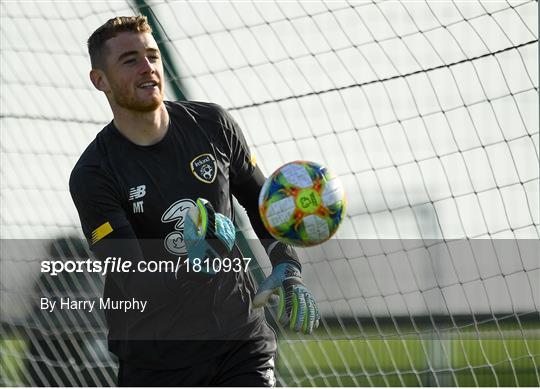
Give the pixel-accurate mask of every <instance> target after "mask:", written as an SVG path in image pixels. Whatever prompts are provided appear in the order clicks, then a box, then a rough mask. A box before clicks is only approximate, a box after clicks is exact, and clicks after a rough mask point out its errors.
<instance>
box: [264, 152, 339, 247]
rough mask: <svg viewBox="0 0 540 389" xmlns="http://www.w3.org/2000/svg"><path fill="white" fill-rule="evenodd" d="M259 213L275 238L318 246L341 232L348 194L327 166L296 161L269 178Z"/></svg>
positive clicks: (292, 242)
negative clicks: (339, 229) (338, 231)
mask: <svg viewBox="0 0 540 389" xmlns="http://www.w3.org/2000/svg"><path fill="white" fill-rule="evenodd" d="M259 213H260V215H261V219H262V221H263V223H264V225H265V227H266V229H267V230H268V231H269V232H270V234H271V235H272V236H273V237H274V238H276V239H278V240H280V241H282V242H284V243H288V244H291V245H295V246H314V245H317V244H320V243H322V242H324V241H326V240H328V239H330V237H332V235H334V233H335V232H336V231H337V229H338V227H339V225H340V223H341V221H342V220H343V217H344V215H345V193H344V191H343V186H342V184H341V182H340V180H339V179H338V178H337V177H336V176H335V175H333V174H332V173H331V172H330V171H329V170H328V169H327V168H325V167H323V166H321V165H319V164H317V163H315V162H309V161H294V162H290V163H287V164H285V165H283V166H282V167H280V168H279V169H277V170H276V171H275V172H274V173H273V174H272V175H271V176H270V177H268V179H267V180H266V182H265V183H264V185H263V187H262V189H261V193H260V195H259Z"/></svg>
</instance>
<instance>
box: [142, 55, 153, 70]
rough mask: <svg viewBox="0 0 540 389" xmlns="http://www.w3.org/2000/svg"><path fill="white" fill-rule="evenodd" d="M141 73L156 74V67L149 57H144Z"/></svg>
mask: <svg viewBox="0 0 540 389" xmlns="http://www.w3.org/2000/svg"><path fill="white" fill-rule="evenodd" d="M141 72H143V73H146V72H150V73H153V72H154V65H153V64H152V62H150V60H149V59H148V57H144V58H143V60H142V64H141Z"/></svg>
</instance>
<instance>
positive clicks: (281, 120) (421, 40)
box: [0, 0, 540, 386]
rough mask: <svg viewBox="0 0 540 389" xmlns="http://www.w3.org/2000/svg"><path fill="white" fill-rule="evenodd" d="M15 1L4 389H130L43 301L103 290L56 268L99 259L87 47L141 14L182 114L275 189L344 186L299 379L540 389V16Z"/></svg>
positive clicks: (293, 351) (2, 202)
mask: <svg viewBox="0 0 540 389" xmlns="http://www.w3.org/2000/svg"><path fill="white" fill-rule="evenodd" d="M0 7H1V8H0V12H1V15H0V17H1V19H0V31H1V36H0V39H1V41H0V50H1V52H0V55H1V56H0V61H1V63H0V65H1V76H0V77H1V79H0V104H1V107H0V126H1V131H0V140H1V149H0V150H1V155H0V174H1V175H0V187H1V192H0V212H1V217H0V228H1V230H0V238H1V239H2V246H1V249H0V267H1V272H0V314H1V323H0V324H1V327H0V331H1V332H0V383H1V385H3V386H12V385H40V384H45V385H62V386H72V385H90V386H92V385H114V383H115V378H114V377H115V369H116V361H114V360H113V359H111V357H110V355H109V354H108V353H107V350H106V342H105V337H106V328H105V327H104V321H103V318H102V317H101V316H100V314H99V313H95V314H91V315H85V314H81V313H80V312H72V313H69V314H68V313H66V314H62V315H56V316H55V315H48V314H47V313H46V312H43V310H41V309H40V307H39V300H40V298H41V297H44V296H45V297H46V296H52V295H55V296H58V295H84V296H88V297H96V296H99V295H100V293H101V288H102V280H101V279H100V278H94V277H92V276H91V275H89V274H82V275H79V276H77V277H75V276H73V277H71V276H70V277H68V278H61V279H55V280H51V278H47V277H44V276H43V275H41V274H40V272H39V267H40V265H39V264H40V260H41V259H44V258H45V257H55V258H64V259H65V258H69V257H71V256H77V255H79V256H87V255H88V253H87V252H86V250H87V249H86V246H85V245H84V244H82V243H81V237H82V233H81V230H80V225H79V220H78V216H77V213H76V210H75V208H74V206H73V205H72V201H71V198H70V195H69V192H68V188H67V182H68V177H69V173H70V171H71V169H72V167H73V165H74V164H75V162H76V160H77V159H78V157H79V156H80V154H81V152H82V151H83V150H84V148H85V147H86V146H87V144H88V143H89V142H91V140H92V139H93V138H94V137H95V135H96V133H97V132H98V131H99V130H100V129H101V128H102V127H103V126H104V125H105V124H106V123H108V122H109V121H110V119H111V113H110V109H109V107H108V105H107V102H106V99H105V98H104V97H103V96H102V95H101V94H100V93H99V92H97V91H96V90H94V89H93V87H92V86H91V84H90V82H89V79H88V71H89V66H90V65H89V59H88V56H87V52H86V45H85V42H86V40H87V38H88V36H89V35H90V34H91V32H92V31H93V30H94V29H95V28H97V27H98V26H99V25H101V24H102V23H104V22H105V21H106V20H107V19H109V18H111V17H114V16H118V15H133V14H138V13H140V12H142V13H145V14H148V15H152V16H153V17H154V20H155V23H156V24H155V26H154V30H155V33H156V39H157V40H158V43H160V45H162V47H163V50H165V51H167V53H168V55H167V58H166V62H165V68H166V70H167V74H168V75H169V78H168V80H167V81H168V84H169V88H168V91H169V92H168V93H169V95H168V97H169V98H171V99H172V98H174V94H173V93H172V91H174V90H175V89H176V88H181V89H182V91H183V93H184V94H185V95H186V97H187V98H188V99H190V100H200V101H211V102H215V103H218V104H220V105H222V106H223V107H224V108H226V109H227V110H228V111H229V112H230V113H231V114H232V116H233V117H234V118H235V119H236V120H237V121H238V122H239V124H240V126H241V127H242V129H243V130H244V133H245V135H246V138H247V140H248V143H249V145H250V147H251V149H252V151H253V153H254V154H255V155H256V157H257V161H258V164H259V166H260V167H261V169H262V170H263V171H264V172H265V173H266V174H270V173H271V172H272V171H274V170H275V169H276V168H277V167H279V166H280V165H282V164H284V163H286V162H289V161H292V160H298V159H304V160H312V161H316V162H319V163H323V164H325V165H326V166H328V167H329V168H330V169H331V170H332V171H333V172H335V173H336V174H337V175H338V176H339V177H340V179H341V180H342V182H343V184H344V187H345V190H346V193H347V216H346V218H345V220H344V222H343V224H342V226H341V227H340V230H339V231H338V234H337V237H336V238H335V239H332V240H331V241H330V242H327V243H326V244H324V245H322V246H318V247H315V248H313V249H309V250H299V253H300V256H301V258H302V262H303V277H304V281H305V283H306V285H307V286H308V287H309V288H310V289H311V290H312V291H313V293H314V295H315V297H316V299H317V301H318V303H319V305H320V309H321V315H322V320H321V326H320V329H319V330H317V331H316V332H315V333H314V334H313V335H311V336H299V335H295V334H293V333H290V332H289V331H284V330H282V329H279V328H276V329H277V331H278V336H279V345H280V346H279V347H280V348H279V350H280V351H279V358H278V369H277V374H278V382H279V384H281V385H285V386H458V385H459V386H486V385H487V386H520V385H521V386H538V385H539V384H540V378H539V373H538V371H539V365H540V326H539V324H538V323H540V314H539V305H540V298H539V296H540V287H539V285H540V260H539V258H540V256H539V252H540V246H539V238H540V236H539V231H540V230H539V213H540V209H539V208H540V207H539V185H538V184H539V163H538V161H539V151H538V150H539V144H538V138H539V137H538V131H539V130H538V128H539V123H538V107H539V105H538V30H537V25H538V19H537V17H538V3H537V2H536V1H466V2H463V1H437V2H434V1H432V2H428V1H332V2H330V1H328V2H323V1H309V2H303V1H297V2H293V1H275V2H243V1H230V2H210V1H208V2H203V1H201V2H199V1H197V2H174V1H160V0H156V1H149V2H144V1H135V2H120V1H119V2H89V3H88V4H83V3H80V2H74V3H67V2H54V1H46V2H37V1H35V2H32V1H25V2H12V1H2V2H1V3H0ZM240 216H241V217H240V225H241V226H242V230H243V233H244V235H245V237H247V238H248V240H249V241H250V243H251V244H252V249H253V250H254V251H255V252H256V253H258V252H260V247H258V246H257V244H255V243H254V242H253V237H254V235H253V231H251V230H250V228H249V227H248V225H247V223H246V221H245V215H243V219H242V215H240ZM21 242H24V244H21ZM258 260H259V263H260V264H261V267H262V270H263V271H264V272H266V274H268V273H269V271H270V269H269V265H268V261H267V260H265V258H264V256H260V257H259V258H258ZM269 320H270V321H272V317H271V314H270V315H269Z"/></svg>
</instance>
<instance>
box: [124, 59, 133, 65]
mask: <svg viewBox="0 0 540 389" xmlns="http://www.w3.org/2000/svg"><path fill="white" fill-rule="evenodd" d="M134 62H135V58H130V59H128V60H126V61H124V64H129V63H134Z"/></svg>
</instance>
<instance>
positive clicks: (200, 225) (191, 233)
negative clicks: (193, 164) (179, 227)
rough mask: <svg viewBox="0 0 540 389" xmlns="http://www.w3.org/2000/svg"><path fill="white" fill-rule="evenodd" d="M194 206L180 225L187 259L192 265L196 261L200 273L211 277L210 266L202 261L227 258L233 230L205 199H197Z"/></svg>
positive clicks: (231, 224)
mask: <svg viewBox="0 0 540 389" xmlns="http://www.w3.org/2000/svg"><path fill="white" fill-rule="evenodd" d="M196 205H197V206H196V207H193V208H191V209H190V210H189V212H188V217H187V218H186V220H185V222H184V241H185V243H186V248H187V252H188V260H189V261H190V263H192V264H193V263H194V260H196V259H197V258H198V260H199V261H200V262H199V264H201V265H202V266H201V272H203V273H206V274H211V275H214V274H215V272H214V271H213V267H212V265H211V264H208V262H207V263H206V264H204V261H205V259H206V258H209V259H210V261H212V260H213V259H214V258H222V257H223V256H225V255H227V254H228V253H229V252H230V251H231V250H232V248H233V246H234V241H235V238H236V229H235V228H234V224H233V222H232V221H231V220H230V219H229V218H228V217H226V216H225V215H222V214H221V213H217V212H215V211H214V208H213V207H212V205H211V204H210V202H209V201H208V200H205V199H201V198H198V199H197V202H196ZM192 268H193V267H192Z"/></svg>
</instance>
